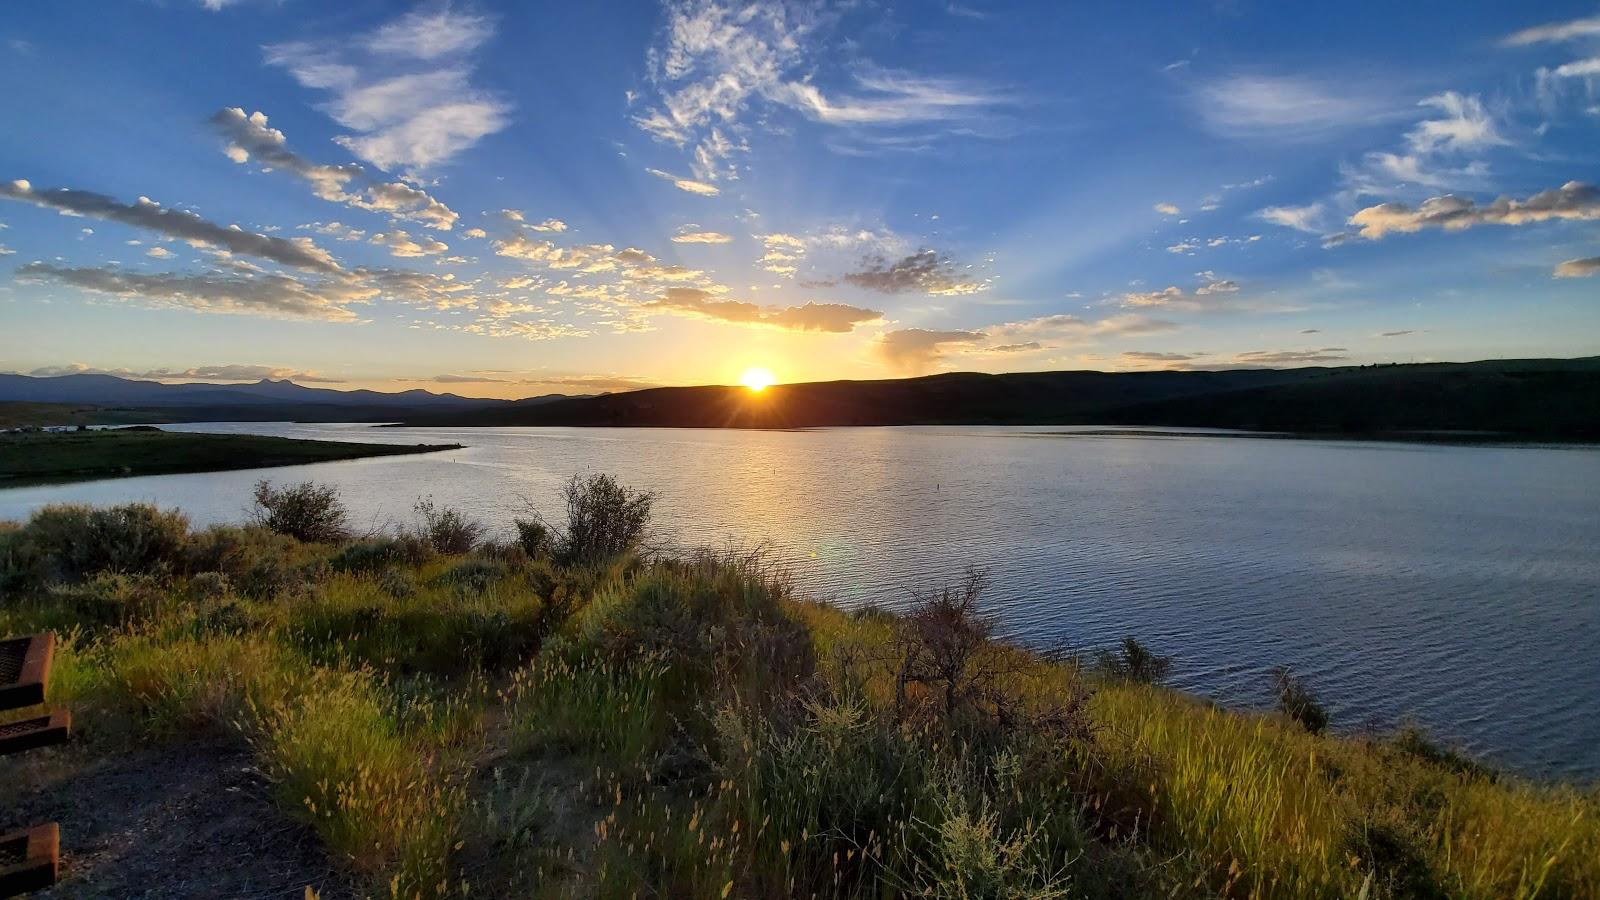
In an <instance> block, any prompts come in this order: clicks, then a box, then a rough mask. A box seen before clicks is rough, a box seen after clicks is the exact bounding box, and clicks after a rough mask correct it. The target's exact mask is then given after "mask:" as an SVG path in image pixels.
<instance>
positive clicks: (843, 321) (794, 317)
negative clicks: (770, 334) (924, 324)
mask: <svg viewBox="0 0 1600 900" xmlns="http://www.w3.org/2000/svg"><path fill="white" fill-rule="evenodd" d="M643 308H644V309H646V310H664V311H670V312H675V313H687V314H690V315H694V316H698V317H701V318H706V319H712V320H715V321H719V322H733V323H736V324H741V325H767V326H771V327H773V328H780V329H783V330H786V331H820V332H827V333H830V334H845V333H848V332H851V331H854V330H855V328H856V326H857V325H861V324H864V323H867V322H876V321H878V320H880V319H882V318H883V313H881V312H879V311H878V310H875V309H863V308H861V307H858V306H847V305H845V304H843V303H807V304H805V305H804V306H789V307H784V308H773V307H763V306H757V305H756V304H754V303H747V302H744V301H742V300H724V299H721V298H719V297H718V296H717V295H716V294H715V293H714V292H712V291H708V290H705V289H702V288H693V287H681V288H668V289H667V290H666V291H665V292H664V293H663V294H662V295H661V296H660V297H659V298H657V299H655V300H652V301H649V302H647V303H645V304H643Z"/></svg>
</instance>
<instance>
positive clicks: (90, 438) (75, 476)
mask: <svg viewBox="0 0 1600 900" xmlns="http://www.w3.org/2000/svg"><path fill="white" fill-rule="evenodd" d="M460 446H461V445H459V444H416V445H406V444H357V443H347V442H343V441H305V440H295V439H291V438H280V437H263V436H260V435H248V434H186V433H179V432H169V431H161V430H160V429H157V428H150V427H133V428H114V429H103V430H97V431H66V432H55V431H53V432H20V433H12V434H0V487H6V486H11V485H18V484H35V483H40V482H50V481H74V480H84V479H91V478H118V477H123V476H131V475H164V474H169V473H173V472H213V471H219V470H224V469H256V468H264V467H267V466H294V465H302V464H304V463H314V462H331V461H333V460H341V459H361V458H363V457H370V456H396V455H400V454H406V453H431V452H433V451H436V450H454V449H458V448H459V447H460Z"/></svg>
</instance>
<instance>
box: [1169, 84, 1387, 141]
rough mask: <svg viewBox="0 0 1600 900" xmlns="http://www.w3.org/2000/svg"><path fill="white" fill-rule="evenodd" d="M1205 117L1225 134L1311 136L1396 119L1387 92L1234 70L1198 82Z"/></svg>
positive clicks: (1292, 138) (1283, 137)
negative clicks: (1232, 72)
mask: <svg viewBox="0 0 1600 900" xmlns="http://www.w3.org/2000/svg"><path fill="white" fill-rule="evenodd" d="M1196 101H1197V106H1198V112H1199V114H1200V117H1201V120H1202V121H1203V122H1204V123H1205V124H1206V126H1207V127H1208V128H1209V129H1210V130H1211V131H1213V132H1215V133H1217V134H1219V135H1222V136H1224V137H1237V138H1258V139H1260V138H1265V139H1277V140H1287V141H1310V140H1318V139H1322V138H1325V137H1327V136H1328V135H1329V134H1332V133H1334V132H1338V131H1344V130H1347V129H1353V128H1360V127H1367V126H1370V125H1373V124H1375V123H1378V122H1382V121H1384V120H1387V119H1391V118H1393V117H1394V116H1395V115H1396V114H1397V113H1398V111H1399V108H1400V106H1399V104H1397V103H1395V102H1394V100H1393V99H1392V98H1391V97H1389V96H1388V95H1387V94H1386V93H1385V92H1382V91H1379V90H1376V89H1374V88H1371V87H1368V86H1365V85H1361V84H1352V83H1351V82H1350V81H1349V80H1348V79H1346V80H1343V81H1335V80H1331V79H1330V80H1325V81H1324V80H1318V79H1313V78H1309V77H1305V76H1300V75H1234V76H1231V77H1227V78H1222V79H1218V80H1216V81H1211V82H1207V83H1205V84H1203V85H1201V86H1200V89H1199V91H1198V93H1197V97H1196Z"/></svg>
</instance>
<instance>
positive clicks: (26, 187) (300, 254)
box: [0, 179, 340, 272]
mask: <svg viewBox="0 0 1600 900" xmlns="http://www.w3.org/2000/svg"><path fill="white" fill-rule="evenodd" d="M0 197H5V198H8V199H11V200H18V201H21V202H23V203H32V204H33V205H35V206H42V207H45V208H47V209H55V210H58V211H60V212H62V213H65V214H68V215H77V216H88V217H90V218H94V219H102V220H105V221H108V222H118V223H121V224H123V225H129V226H132V227H134V228H144V229H147V230H149V231H154V232H156V233H158V234H165V235H168V236H170V237H175V238H177V239H179V240H183V241H188V242H190V243H191V244H196V245H203V246H208V247H220V248H222V249H225V250H228V251H229V252H232V253H240V254H243V255H245V256H255V257H260V258H262V259H269V260H272V261H273V262H277V263H282V264H283V265H286V266H293V267H295V268H298V269H308V270H311V271H316V272H338V271H340V268H339V264H338V263H337V262H335V261H334V258H333V257H332V256H331V255H330V254H329V253H328V252H327V251H326V250H323V249H322V248H321V247H318V246H317V245H316V244H315V243H314V242H313V241H312V240H311V239H310V238H280V237H273V236H271V235H266V234H257V233H255V232H252V231H245V230H244V229H242V228H240V227H239V226H237V225H228V226H223V225H218V224H216V223H215V222H211V221H209V220H207V219H203V218H201V217H200V216H199V215H197V214H196V213H192V212H189V211H188V210H185V209H169V208H167V207H164V206H162V205H161V204H159V203H157V202H155V201H154V200H151V199H150V198H148V197H140V198H139V199H138V200H136V201H134V202H133V203H122V202H120V201H118V200H115V199H113V198H111V197H107V196H106V195H104V194H96V193H93V192H91V191H77V190H72V189H70V188H48V189H45V190H42V191H36V190H34V189H33V185H32V184H30V183H28V182H27V181H25V180H21V179H18V180H16V181H11V182H7V183H3V184H0Z"/></svg>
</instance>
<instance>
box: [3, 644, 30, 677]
mask: <svg viewBox="0 0 1600 900" xmlns="http://www.w3.org/2000/svg"><path fill="white" fill-rule="evenodd" d="M29 640H30V638H12V639H11V640H9V641H0V686H3V685H8V684H16V683H17V681H18V679H19V678H20V677H21V676H22V661H23V660H24V659H26V658H27V656H28V641H29Z"/></svg>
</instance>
